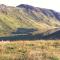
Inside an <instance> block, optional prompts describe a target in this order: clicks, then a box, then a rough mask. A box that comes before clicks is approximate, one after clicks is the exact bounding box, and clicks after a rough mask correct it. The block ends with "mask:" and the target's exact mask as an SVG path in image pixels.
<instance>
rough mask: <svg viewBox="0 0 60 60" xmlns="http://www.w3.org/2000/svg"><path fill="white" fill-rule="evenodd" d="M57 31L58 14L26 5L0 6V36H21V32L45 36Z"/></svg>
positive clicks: (59, 17)
mask: <svg viewBox="0 0 60 60" xmlns="http://www.w3.org/2000/svg"><path fill="white" fill-rule="evenodd" d="M32 30H33V31H32ZM59 30H60V13H58V12H55V11H53V10H49V9H45V8H38V7H33V6H30V5H26V4H21V5H19V6H17V7H11V6H6V5H3V4H2V5H0V36H15V35H21V32H24V33H23V35H25V34H32V35H35V34H38V33H39V34H43V36H46V35H49V34H52V33H55V32H56V31H59ZM27 31H28V32H29V33H26V32H27ZM16 32H17V33H16Z"/></svg>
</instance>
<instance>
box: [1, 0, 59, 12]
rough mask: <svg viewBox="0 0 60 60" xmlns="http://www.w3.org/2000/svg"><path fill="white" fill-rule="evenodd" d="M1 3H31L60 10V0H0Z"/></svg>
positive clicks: (10, 4)
mask: <svg viewBox="0 0 60 60" xmlns="http://www.w3.org/2000/svg"><path fill="white" fill-rule="evenodd" d="M0 4H5V5H8V6H17V5H19V4H29V5H33V6H36V7H40V8H48V9H53V10H56V11H59V12H60V0H0Z"/></svg>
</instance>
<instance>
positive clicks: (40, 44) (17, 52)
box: [0, 40, 60, 60]
mask: <svg viewBox="0 0 60 60" xmlns="http://www.w3.org/2000/svg"><path fill="white" fill-rule="evenodd" d="M0 60H60V40H48V41H45V40H35V41H22V40H21V41H3V42H0Z"/></svg>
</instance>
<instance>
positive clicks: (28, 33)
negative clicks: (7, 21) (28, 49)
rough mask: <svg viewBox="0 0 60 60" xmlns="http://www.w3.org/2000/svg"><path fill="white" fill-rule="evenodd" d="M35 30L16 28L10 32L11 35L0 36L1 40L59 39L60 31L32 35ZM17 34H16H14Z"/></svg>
mask: <svg viewBox="0 0 60 60" xmlns="http://www.w3.org/2000/svg"><path fill="white" fill-rule="evenodd" d="M35 31H37V30H36V29H26V28H18V29H17V30H16V32H12V34H14V35H12V36H7V37H0V41H1V40H4V41H6V40H10V41H14V40H41V39H42V40H53V39H54V40H57V39H60V31H56V32H54V33H52V34H49V35H45V36H44V34H43V33H41V34H40V33H38V34H35V35H33V34H32V33H33V32H35ZM16 34H17V35H16ZM18 34H19V35H18Z"/></svg>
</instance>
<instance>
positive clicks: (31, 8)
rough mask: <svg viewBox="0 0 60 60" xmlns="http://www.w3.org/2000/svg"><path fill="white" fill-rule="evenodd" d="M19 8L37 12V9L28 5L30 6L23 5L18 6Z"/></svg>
mask: <svg viewBox="0 0 60 60" xmlns="http://www.w3.org/2000/svg"><path fill="white" fill-rule="evenodd" d="M17 7H20V8H25V9H27V10H28V9H30V10H35V11H36V7H34V6H31V5H28V4H21V5H18V6H17Z"/></svg>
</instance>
